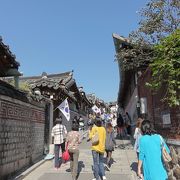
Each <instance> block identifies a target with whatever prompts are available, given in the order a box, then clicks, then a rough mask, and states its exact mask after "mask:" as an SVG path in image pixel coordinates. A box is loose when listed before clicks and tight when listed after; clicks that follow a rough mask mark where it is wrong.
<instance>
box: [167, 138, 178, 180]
mask: <svg viewBox="0 0 180 180" xmlns="http://www.w3.org/2000/svg"><path fill="white" fill-rule="evenodd" d="M167 143H168V146H169V148H170V151H171V157H172V161H171V162H169V163H168V164H166V167H167V170H168V176H169V178H168V180H179V179H180V142H179V141H176V140H168V141H167Z"/></svg>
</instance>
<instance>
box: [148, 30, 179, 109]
mask: <svg viewBox="0 0 180 180" xmlns="http://www.w3.org/2000/svg"><path fill="white" fill-rule="evenodd" d="M154 52H155V53H154V60H153V62H152V63H151V64H150V67H151V70H152V81H151V83H147V85H149V86H150V87H152V88H153V89H155V90H158V89H159V88H160V87H162V85H164V86H165V87H166V89H167V92H166V94H165V97H164V99H163V100H166V101H167V102H168V103H169V105H170V106H177V105H180V29H178V30H176V31H175V32H174V33H172V34H171V35H170V36H168V37H166V38H164V39H163V40H161V42H160V43H159V44H158V45H156V46H154Z"/></svg>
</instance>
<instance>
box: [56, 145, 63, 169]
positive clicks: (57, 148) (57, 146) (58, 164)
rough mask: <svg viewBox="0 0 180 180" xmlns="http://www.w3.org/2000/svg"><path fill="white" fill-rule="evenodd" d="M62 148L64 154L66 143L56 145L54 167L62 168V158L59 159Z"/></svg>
mask: <svg viewBox="0 0 180 180" xmlns="http://www.w3.org/2000/svg"><path fill="white" fill-rule="evenodd" d="M60 147H61V151H62V153H63V152H64V151H65V142H63V143H62V144H55V145H54V155H55V157H54V167H56V168H59V167H60V158H59V150H60Z"/></svg>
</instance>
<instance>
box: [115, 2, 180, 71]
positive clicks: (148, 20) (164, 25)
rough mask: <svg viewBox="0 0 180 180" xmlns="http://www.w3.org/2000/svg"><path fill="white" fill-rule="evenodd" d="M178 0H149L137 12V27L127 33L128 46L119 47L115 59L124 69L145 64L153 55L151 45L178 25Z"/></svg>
mask: <svg viewBox="0 0 180 180" xmlns="http://www.w3.org/2000/svg"><path fill="white" fill-rule="evenodd" d="M179 9H180V1H179V0H150V2H149V3H147V5H146V7H144V8H143V9H141V11H140V12H139V14H140V16H141V18H142V19H141V21H140V22H139V28H138V29H137V30H136V31H133V32H131V33H130V35H129V40H130V43H129V47H128V46H126V47H124V48H121V49H120V51H119V53H118V54H117V57H116V59H117V60H120V61H121V62H123V67H122V68H124V69H125V70H129V69H139V68H143V67H145V66H147V65H148V64H149V62H151V60H152V58H153V56H154V48H153V46H154V45H155V44H157V43H159V41H160V40H161V39H163V38H164V37H167V36H168V35H170V34H171V33H172V32H174V31H175V30H176V29H178V28H179V27H180V18H179V16H180V11H179Z"/></svg>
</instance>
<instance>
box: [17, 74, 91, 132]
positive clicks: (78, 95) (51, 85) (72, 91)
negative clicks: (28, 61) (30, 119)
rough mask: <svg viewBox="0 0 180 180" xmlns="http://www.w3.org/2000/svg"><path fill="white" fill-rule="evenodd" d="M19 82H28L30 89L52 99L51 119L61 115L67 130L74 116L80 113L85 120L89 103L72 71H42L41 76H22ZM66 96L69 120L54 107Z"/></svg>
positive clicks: (69, 128)
mask: <svg viewBox="0 0 180 180" xmlns="http://www.w3.org/2000/svg"><path fill="white" fill-rule="evenodd" d="M20 82H27V83H28V84H30V86H31V88H32V91H34V92H35V93H39V94H41V95H43V96H45V97H46V98H47V99H51V100H52V102H53V104H52V105H53V119H54V120H55V119H56V118H57V117H59V116H60V115H61V116H62V118H63V124H64V125H66V127H67V130H68V131H69V130H71V123H72V120H73V118H74V116H78V117H79V116H80V115H81V116H82V117H83V118H84V119H85V120H87V115H88V109H89V108H90V107H91V103H90V102H89V101H88V100H87V98H86V96H85V92H83V91H81V92H80V91H79V89H78V87H77V85H76V82H75V79H74V78H73V72H65V73H60V74H47V73H45V72H44V73H42V76H32V77H22V78H20ZM66 98H68V103H69V108H70V117H71V118H70V121H67V120H66V119H65V117H64V116H63V114H62V113H61V112H60V111H59V109H56V108H57V107H58V106H59V105H60V104H61V103H62V102H63V101H64V100H65V99H66ZM52 125H53V124H52ZM52 125H51V127H52Z"/></svg>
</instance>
